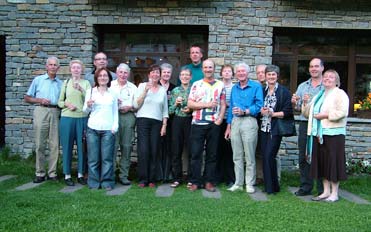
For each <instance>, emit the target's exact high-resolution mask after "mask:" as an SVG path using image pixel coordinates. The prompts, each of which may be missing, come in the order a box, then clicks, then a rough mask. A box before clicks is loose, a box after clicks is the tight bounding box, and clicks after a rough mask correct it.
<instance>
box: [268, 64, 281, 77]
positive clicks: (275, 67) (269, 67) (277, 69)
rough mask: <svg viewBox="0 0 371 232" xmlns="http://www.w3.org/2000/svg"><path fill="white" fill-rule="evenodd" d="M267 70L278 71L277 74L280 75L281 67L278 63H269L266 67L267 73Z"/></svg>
mask: <svg viewBox="0 0 371 232" xmlns="http://www.w3.org/2000/svg"><path fill="white" fill-rule="evenodd" d="M267 72H275V73H277V76H279V75H280V67H278V66H277V65H273V64H269V65H267V67H265V73H267Z"/></svg>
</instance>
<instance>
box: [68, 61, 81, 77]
mask: <svg viewBox="0 0 371 232" xmlns="http://www.w3.org/2000/svg"><path fill="white" fill-rule="evenodd" d="M70 72H71V75H72V77H81V74H82V66H81V64H79V63H73V64H71V67H70Z"/></svg>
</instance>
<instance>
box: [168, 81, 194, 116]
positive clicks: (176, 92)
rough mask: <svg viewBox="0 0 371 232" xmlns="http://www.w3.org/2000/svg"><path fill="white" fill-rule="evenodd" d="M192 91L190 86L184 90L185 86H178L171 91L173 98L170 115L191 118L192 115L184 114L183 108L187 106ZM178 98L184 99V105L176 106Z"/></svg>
mask: <svg viewBox="0 0 371 232" xmlns="http://www.w3.org/2000/svg"><path fill="white" fill-rule="evenodd" d="M190 90H191V87H190V86H188V88H187V89H184V88H183V86H178V87H176V88H175V89H173V90H172V91H171V98H170V102H169V114H174V115H176V116H179V117H190V116H191V115H192V113H184V112H183V111H182V109H183V108H185V107H186V106H187V102H188V95H189V92H190ZM178 97H181V98H182V99H183V101H182V104H181V105H178V106H175V101H176V99H177V98H178Z"/></svg>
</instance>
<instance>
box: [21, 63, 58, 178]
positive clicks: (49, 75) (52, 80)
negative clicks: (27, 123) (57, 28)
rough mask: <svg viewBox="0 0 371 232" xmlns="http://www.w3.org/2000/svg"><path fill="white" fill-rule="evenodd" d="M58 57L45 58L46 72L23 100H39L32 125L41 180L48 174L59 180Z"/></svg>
mask: <svg viewBox="0 0 371 232" xmlns="http://www.w3.org/2000/svg"><path fill="white" fill-rule="evenodd" d="M59 67H60V66H59V60H58V58H56V57H49V58H48V60H47V62H46V71H47V72H46V74H43V75H40V76H37V77H35V79H34V80H33V81H32V83H31V86H30V88H29V89H28V91H27V94H26V95H25V96H24V100H25V102H27V103H31V104H37V105H36V107H35V110H34V117H33V126H34V131H35V145H36V148H35V149H36V172H35V176H36V177H35V179H34V181H33V182H34V183H41V182H43V181H44V180H45V177H47V179H49V180H58V178H57V162H58V154H59V136H58V135H59V115H60V110H59V108H58V105H57V104H58V99H59V95H60V91H61V86H62V81H61V80H60V79H59V78H58V77H57V71H58V69H59ZM48 140H49V160H48V162H49V165H48V166H49V167H48V173H47V174H48V175H47V176H46V170H45V150H46V141H48Z"/></svg>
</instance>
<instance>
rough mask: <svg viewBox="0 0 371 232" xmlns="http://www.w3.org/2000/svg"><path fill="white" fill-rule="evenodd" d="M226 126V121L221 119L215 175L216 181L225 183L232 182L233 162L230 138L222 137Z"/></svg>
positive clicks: (233, 175) (233, 177)
mask: <svg viewBox="0 0 371 232" xmlns="http://www.w3.org/2000/svg"><path fill="white" fill-rule="evenodd" d="M226 128H227V121H226V120H223V123H222V124H221V125H220V133H219V148H218V156H217V161H216V176H217V179H218V182H219V183H221V182H224V183H226V184H230V183H234V181H235V174H234V163H233V151H232V145H231V141H230V140H226V139H225V138H224V132H225V130H226Z"/></svg>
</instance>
